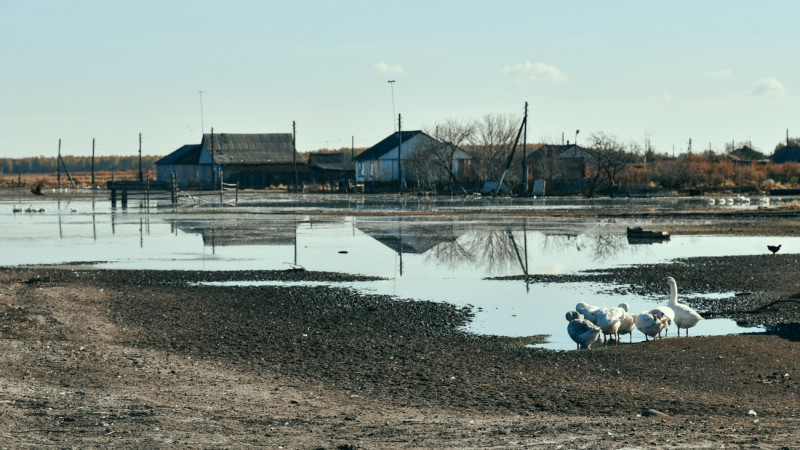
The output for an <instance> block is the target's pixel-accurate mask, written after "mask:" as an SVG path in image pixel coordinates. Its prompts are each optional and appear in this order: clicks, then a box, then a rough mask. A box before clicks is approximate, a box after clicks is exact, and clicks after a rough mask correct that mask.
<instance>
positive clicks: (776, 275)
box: [0, 254, 800, 448]
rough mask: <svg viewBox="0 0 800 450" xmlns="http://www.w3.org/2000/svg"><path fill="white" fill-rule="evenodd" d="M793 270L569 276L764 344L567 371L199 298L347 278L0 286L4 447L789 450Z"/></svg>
mask: <svg viewBox="0 0 800 450" xmlns="http://www.w3.org/2000/svg"><path fill="white" fill-rule="evenodd" d="M798 263H800V257H798V256H796V255H791V254H786V255H782V254H778V255H759V256H744V257H727V258H691V259H686V260H681V261H676V262H674V263H672V264H666V265H653V266H640V267H634V268H621V269H614V270H611V271H607V272H602V273H600V272H597V273H580V274H576V275H573V276H570V277H573V278H574V279H575V280H576V281H577V280H595V281H600V282H604V283H611V282H613V283H614V284H615V285H621V286H623V287H622V289H630V290H631V291H632V292H643V293H647V292H650V291H651V290H653V291H652V292H661V291H662V290H663V287H661V286H659V285H658V284H657V283H658V281H660V278H661V277H663V276H664V274H665V273H666V274H670V275H673V276H676V277H678V278H679V279H680V280H681V291H682V295H685V297H686V298H687V299H688V300H687V301H691V294H692V293H693V292H709V291H731V292H737V293H738V294H740V295H737V296H735V297H733V299H727V300H717V301H716V302H714V301H711V303H709V304H703V305H695V306H697V307H699V308H702V309H704V310H707V311H709V314H715V315H716V316H722V317H731V318H735V319H736V320H737V321H740V322H742V323H748V324H751V325H752V324H765V325H770V327H771V328H769V331H767V332H765V333H759V334H753V335H739V336H717V337H697V338H696V337H691V338H688V339H687V338H669V339H662V340H659V341H656V342H649V343H637V344H632V345H625V344H624V341H623V345H619V346H611V347H609V348H605V349H603V348H600V349H596V350H591V351H581V352H574V351H570V352H558V351H548V350H542V349H537V348H531V347H528V346H526V344H528V343H530V342H532V340H534V339H535V337H533V336H532V337H530V338H502V337H493V336H475V335H470V334H467V333H464V332H463V331H461V330H460V329H459V326H460V325H461V324H463V323H464V322H465V321H467V320H469V319H470V315H471V312H470V311H469V310H465V309H457V308H454V307H452V306H450V305H446V304H441V303H432V302H410V301H398V300H394V299H391V298H388V297H383V296H375V295H361V294H357V293H354V292H352V291H349V290H346V289H338V288H329V287H276V286H262V287H219V286H208V285H203V284H198V282H199V281H226V280H252V279H274V280H295V281H296V280H318V281H336V280H339V281H344V280H354V279H355V278H354V277H350V276H347V275H342V274H330V273H313V272H305V271H301V270H293V271H272V272H258V271H246V272H192V271H180V272H171V271H141V270H131V271H125V270H98V269H92V268H87V267H79V268H75V267H19V268H3V269H2V270H0V280H1V281H2V285H1V286H2V288H1V289H0V310H1V312H2V314H3V316H2V317H3V319H2V321H3V322H2V326H3V328H2V332H0V346H1V347H0V351H1V352H2V355H3V356H2V358H3V359H4V361H3V364H2V365H0V367H2V368H0V380H2V384H1V386H2V387H0V414H2V418H3V420H2V424H0V441H1V442H2V444H3V446H10V447H20V446H22V447H25V446H43V445H57V446H61V447H63V446H81V447H86V446H89V447H92V446H94V447H99V446H104V447H105V446H109V445H116V446H125V447H165V446H179V447H219V446H223V447H237V446H245V445H248V446H259V447H278V446H283V447H284V448H387V447H393V448H394V447H406V448H411V447H414V448H416V447H435V448H456V447H457V448H470V447H471V448H486V447H520V448H522V447H553V446H558V445H564V446H566V447H570V448H582V447H586V448H588V447H596V446H598V445H599V446H603V447H605V446H627V445H634V446H667V447H669V446H691V447H695V446H715V447H719V446H720V445H722V444H725V445H727V446H731V445H734V446H744V447H748V446H752V447H758V448H782V447H786V448H789V447H792V446H794V444H795V442H796V433H797V432H798V431H800V401H799V400H800V399H799V398H798V393H799V391H798V390H800V370H799V369H800V339H798V336H797V334H796V333H795V331H794V330H796V329H797V324H798V323H800V320H798V318H799V317H800V316H799V315H798V307H797V306H798V303H796V302H795V299H796V298H797V296H798V293H800V285H798V281H796V278H797V270H796V267H798ZM732 273H734V274H737V276H731V274H732ZM568 278H569V277H562V278H559V279H557V280H555V279H553V278H552V277H543V276H541V277H534V279H533V280H532V281H534V282H547V281H559V282H568V281H570V279H568ZM564 325H565V329H566V321H565V323H564ZM751 411H752V412H751ZM753 413H755V415H754V414H753Z"/></svg>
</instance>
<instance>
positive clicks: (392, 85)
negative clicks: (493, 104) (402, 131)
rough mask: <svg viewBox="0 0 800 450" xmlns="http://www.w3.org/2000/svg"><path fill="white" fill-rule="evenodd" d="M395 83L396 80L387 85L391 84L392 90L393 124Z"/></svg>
mask: <svg viewBox="0 0 800 450" xmlns="http://www.w3.org/2000/svg"><path fill="white" fill-rule="evenodd" d="M394 82H395V80H389V81H387V83H389V86H390V87H391V89H392V122H394Z"/></svg>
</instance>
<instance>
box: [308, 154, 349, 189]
mask: <svg viewBox="0 0 800 450" xmlns="http://www.w3.org/2000/svg"><path fill="white" fill-rule="evenodd" d="M308 167H309V168H310V169H311V177H312V178H314V179H316V180H318V181H329V182H333V181H346V180H354V179H355V175H356V165H355V163H354V162H353V159H352V158H351V157H350V154H346V153H345V152H313V153H309V155H308Z"/></svg>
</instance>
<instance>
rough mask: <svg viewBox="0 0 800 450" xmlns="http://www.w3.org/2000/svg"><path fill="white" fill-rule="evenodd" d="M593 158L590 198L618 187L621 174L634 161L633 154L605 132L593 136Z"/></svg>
mask: <svg viewBox="0 0 800 450" xmlns="http://www.w3.org/2000/svg"><path fill="white" fill-rule="evenodd" d="M591 144H592V146H591V149H592V158H591V159H590V160H589V164H588V167H587V171H588V172H589V173H588V174H587V175H588V176H587V179H588V187H589V196H593V195H595V194H596V193H597V192H598V191H599V190H600V189H612V188H613V187H614V186H616V185H617V177H618V175H619V173H620V172H621V171H622V170H623V169H624V168H625V166H627V165H628V164H630V163H631V162H633V161H634V157H633V154H631V153H630V152H628V151H627V150H626V149H625V146H624V145H623V144H622V143H621V142H620V141H619V140H618V139H617V138H616V137H614V136H609V135H607V134H605V133H603V132H599V133H594V134H592V136H591Z"/></svg>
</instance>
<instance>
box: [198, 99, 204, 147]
mask: <svg viewBox="0 0 800 450" xmlns="http://www.w3.org/2000/svg"><path fill="white" fill-rule="evenodd" d="M197 93H198V94H200V135H201V136H202V135H203V133H205V124H204V123H203V91H197Z"/></svg>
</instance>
